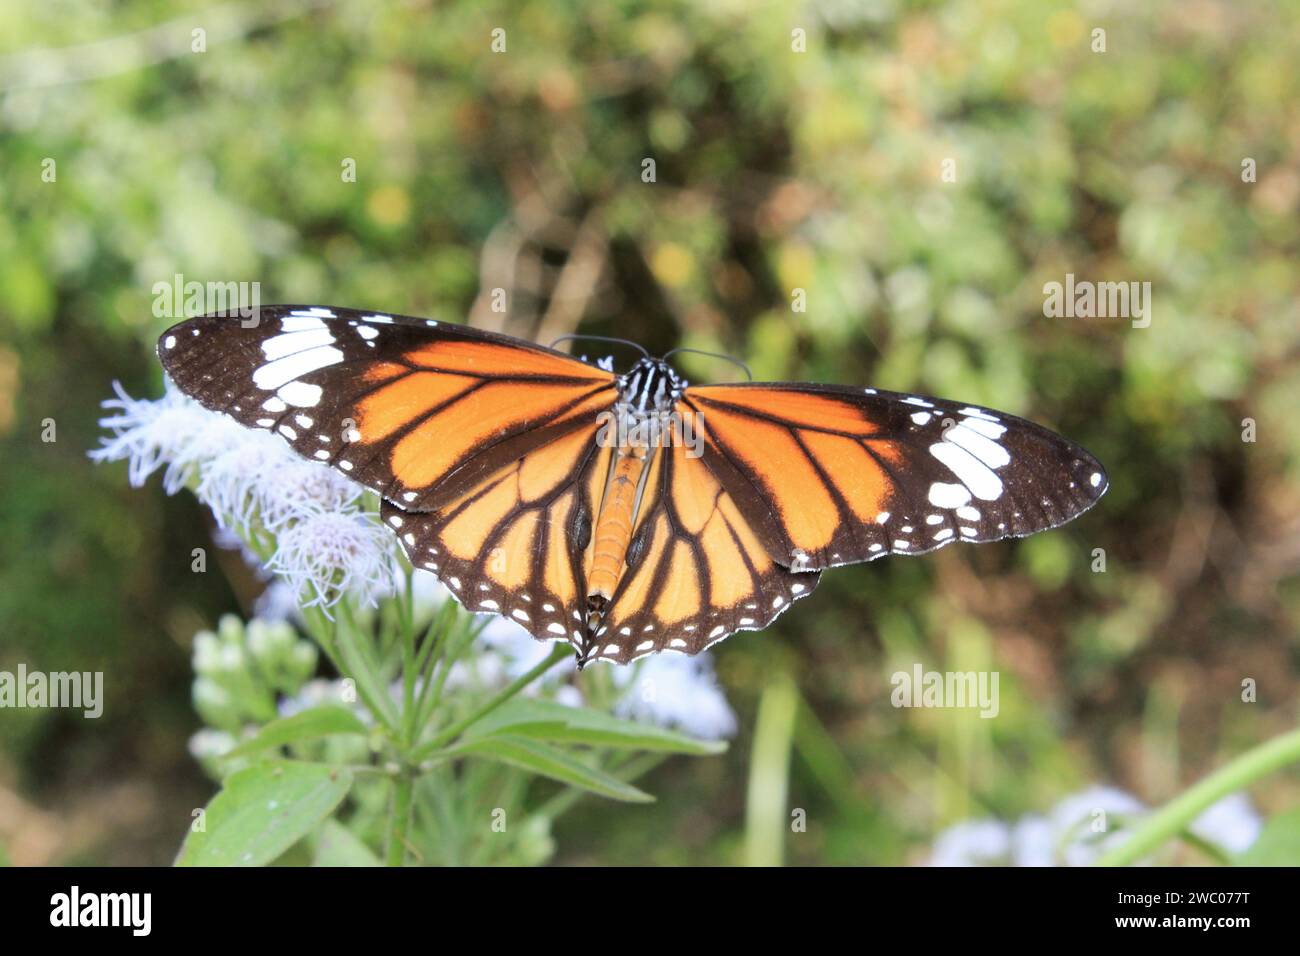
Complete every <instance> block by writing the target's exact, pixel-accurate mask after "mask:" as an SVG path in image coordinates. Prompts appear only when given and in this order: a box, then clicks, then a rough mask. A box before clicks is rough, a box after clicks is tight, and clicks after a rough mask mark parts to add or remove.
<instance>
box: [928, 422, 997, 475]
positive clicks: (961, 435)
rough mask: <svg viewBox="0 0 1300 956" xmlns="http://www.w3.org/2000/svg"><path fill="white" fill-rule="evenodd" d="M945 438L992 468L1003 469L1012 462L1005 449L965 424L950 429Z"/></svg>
mask: <svg viewBox="0 0 1300 956" xmlns="http://www.w3.org/2000/svg"><path fill="white" fill-rule="evenodd" d="M943 437H944V439H945V440H946V441H950V442H953V443H955V444H957V445H960V446H961V447H962V448H964V449H966V450H967V451H968V452H970V453H971V454H972V455H974V456H975V457H976V458H978V459H979V460H980V461H982V462H984V464H986V465H988V466H989V467H990V468H1001V467H1002V466H1003V465H1005V464H1007V463H1008V462H1010V461H1011V456H1010V455H1008V454H1007V450H1006V449H1005V448H1003V447H1002V446H1001V445H999V444H998V443H997V442H995V441H990V440H989V439H987V438H985V437H984V436H983V435H981V434H979V433H978V432H975V431H972V430H971V429H970V428H968V427H967V426H966V425H965V424H964V423H963V424H961V425H955V426H954V427H952V428H949V429H948V430H947V431H946V432H944V436H943Z"/></svg>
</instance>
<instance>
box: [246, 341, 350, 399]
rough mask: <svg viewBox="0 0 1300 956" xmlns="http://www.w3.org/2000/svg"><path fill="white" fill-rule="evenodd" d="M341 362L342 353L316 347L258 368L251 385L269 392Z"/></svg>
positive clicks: (330, 348)
mask: <svg viewBox="0 0 1300 956" xmlns="http://www.w3.org/2000/svg"><path fill="white" fill-rule="evenodd" d="M342 361H343V353H342V352H341V351H339V350H338V349H336V348H334V347H333V346H332V345H321V346H317V347H316V348H312V349H307V350H306V351H303V352H295V353H294V354H293V355H286V356H285V357H284V358H281V359H276V360H275V361H274V362H268V363H266V364H265V365H262V366H260V367H259V368H258V369H257V370H256V371H255V372H253V384H254V385H256V386H257V387H258V388H260V389H264V390H265V391H268V392H269V391H272V390H274V389H277V388H279V387H280V386H281V385H284V384H286V383H287V382H292V381H293V380H294V379H296V378H301V377H302V376H303V375H306V374H307V373H309V372H314V371H316V370H317V369H321V368H325V367H326V366H328V365H336V364H338V363H339V362H342Z"/></svg>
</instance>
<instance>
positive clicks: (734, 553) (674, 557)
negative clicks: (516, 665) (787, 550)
mask: <svg viewBox="0 0 1300 956" xmlns="http://www.w3.org/2000/svg"><path fill="white" fill-rule="evenodd" d="M819 577H820V575H819V573H818V572H816V571H812V572H804V573H794V572H792V571H790V570H789V569H788V568H785V567H783V566H781V565H780V564H778V563H776V562H775V561H773V560H772V558H771V556H770V555H769V554H768V553H767V551H766V549H765V548H764V547H763V544H762V543H761V542H760V541H759V539H758V537H757V535H756V534H755V533H754V531H753V529H752V528H751V527H750V526H749V523H748V522H747V521H746V520H745V518H744V517H743V516H742V515H741V513H740V510H739V508H738V507H737V506H736V502H735V501H734V500H733V499H732V497H731V496H730V495H729V494H728V493H727V492H726V491H725V490H724V489H723V488H722V486H721V485H720V484H719V483H718V481H717V479H716V478H715V477H714V476H713V473H712V472H711V471H710V470H709V468H708V466H707V465H705V463H704V460H703V459H702V458H699V457H692V455H691V453H690V450H689V449H688V448H687V447H686V446H684V445H673V446H671V447H666V448H661V449H659V450H658V451H657V453H656V455H655V457H654V459H653V461H652V462H651V465H650V469H649V474H648V476H647V479H646V488H645V493H644V497H643V499H642V502H641V507H640V512H639V516H638V520H637V525H636V528H635V529H634V532H633V536H632V541H631V544H630V546H629V548H628V558H627V569H626V571H625V572H624V574H623V578H622V580H621V582H620V583H619V587H618V589H617V590H616V591H615V593H614V596H613V598H612V600H611V602H610V607H609V609H608V611H607V612H606V614H605V618H604V621H603V622H602V625H601V629H600V630H599V631H598V632H597V634H596V650H595V651H594V653H593V655H592V656H593V657H601V658H605V659H607V660H614V661H618V662H620V663H626V662H627V661H630V660H632V659H633V658H635V657H640V656H641V655H643V654H649V653H653V652H655V651H662V650H674V651H680V652H682V653H687V654H696V653H698V652H700V651H701V650H703V649H704V648H706V647H708V646H709V645H711V644H714V643H716V642H718V641H720V640H722V639H723V638H724V637H726V636H727V635H728V634H732V633H734V632H736V631H741V630H758V629H761V628H764V627H766V626H767V625H768V624H770V623H771V622H772V621H773V620H774V619H775V618H776V617H777V615H779V614H780V613H782V612H783V611H784V610H785V609H786V608H787V607H789V606H790V605H791V604H792V603H793V602H794V601H796V600H798V599H799V598H802V597H807V596H808V595H809V594H810V593H812V590H813V588H815V587H816V586H817V581H818V578H819Z"/></svg>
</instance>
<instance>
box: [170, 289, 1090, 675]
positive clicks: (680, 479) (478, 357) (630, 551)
mask: <svg viewBox="0 0 1300 956" xmlns="http://www.w3.org/2000/svg"><path fill="white" fill-rule="evenodd" d="M158 355H159V359H160V361H161V362H162V365H163V368H164V369H165V370H166V372H167V374H168V375H169V376H170V377H171V378H172V380H173V381H174V382H175V384H176V385H177V386H178V387H179V388H180V389H181V390H182V391H184V392H185V393H186V394H188V395H189V396H191V397H192V398H194V399H196V400H197V401H198V402H199V403H200V404H202V405H203V406H205V407H207V408H209V409H212V410H215V411H218V412H223V413H225V414H227V415H229V416H231V417H233V418H234V419H235V420H236V421H238V422H240V423H242V424H244V425H247V426H248V427H250V428H260V429H266V430H269V431H271V432H274V433H276V434H279V435H281V436H282V437H283V438H284V439H286V440H287V441H288V443H289V444H290V445H291V446H292V447H293V448H294V449H295V450H296V451H297V452H298V453H299V454H300V455H302V456H304V457H305V458H308V459H310V460H313V461H319V462H323V463H325V464H328V465H330V466H332V467H334V468H337V469H339V470H341V471H342V472H343V473H344V474H346V475H348V476H349V477H350V478H352V479H354V480H355V481H357V482H360V483H361V484H363V485H365V486H367V487H369V488H371V489H373V490H374V491H376V492H377V493H378V494H379V495H380V497H381V499H382V502H381V510H380V518H381V520H382V521H384V522H385V523H386V524H387V525H388V526H390V527H391V528H392V530H393V531H394V532H395V533H396V534H397V536H398V537H399V539H400V541H401V545H402V548H403V549H404V550H405V553H406V555H407V557H408V558H409V560H410V561H411V563H412V565H413V566H414V567H416V568H423V569H426V570H428V571H431V572H432V573H433V574H435V575H436V576H437V577H438V578H439V580H441V581H442V582H443V584H445V585H446V586H447V587H448V588H449V589H450V590H451V592H452V593H453V594H454V595H455V596H456V598H457V600H458V601H459V602H460V603H461V604H462V605H463V606H464V607H466V608H468V609H470V610H472V611H475V612H491V613H495V614H499V615H501V616H503V617H506V618H508V619H510V620H513V621H515V622H517V623H518V624H519V625H521V626H522V627H524V628H525V629H526V630H528V631H529V632H530V633H531V634H532V635H533V636H534V637H536V638H539V639H541V640H552V641H553V640H564V641H568V642H570V643H571V644H573V645H574V647H575V648H576V649H577V653H578V657H579V662H580V663H582V664H585V663H586V662H588V661H590V660H593V659H598V658H602V659H607V660H612V661H616V662H620V663H625V662H628V661H630V660H632V659H634V658H636V657H640V656H642V655H645V654H649V653H653V652H657V651H663V650H675V651H681V652H684V653H688V654H694V653H698V652H699V651H701V650H703V649H704V648H706V647H708V646H710V645H711V644H714V643H716V642H717V641H720V640H722V639H723V638H724V637H726V636H728V635H729V634H732V633H734V632H736V631H742V630H757V629H761V628H764V627H766V626H768V625H769V624H770V623H771V622H772V621H773V620H774V619H775V618H776V617H777V616H778V615H779V614H781V613H782V612H783V611H785V610H786V608H788V607H789V606H790V605H791V604H793V603H794V602H795V601H797V600H799V599H801V598H804V597H807V596H808V595H809V594H810V593H812V590H813V589H814V588H815V587H816V586H817V583H818V580H819V578H820V575H821V572H822V571H823V570H825V569H827V568H832V567H836V566H838V565H842V564H853V563H857V562H862V561H870V560H873V559H875V558H878V557H882V556H884V555H887V554H923V553H925V552H928V551H933V550H934V549H936V548H939V547H942V546H944V545H946V544H949V543H951V542H953V541H968V542H983V541H997V540H999V539H1002V538H1009V537H1021V536H1024V535H1028V534H1033V533H1034V532H1037V531H1042V530H1044V529H1047V528H1054V527H1056V526H1058V525H1061V524H1063V523H1064V522H1066V521H1069V520H1071V519H1073V518H1075V517H1078V516H1079V515H1080V514H1082V513H1083V512H1084V511H1086V510H1088V508H1090V507H1091V506H1092V505H1093V504H1095V503H1096V502H1097V500H1098V499H1099V498H1100V497H1101V496H1102V494H1104V493H1105V491H1106V487H1107V478H1106V473H1105V471H1104V470H1103V468H1102V466H1101V465H1100V464H1099V463H1098V461H1097V460H1096V459H1095V458H1094V457H1093V456H1092V455H1090V454H1089V453H1088V452H1086V451H1084V450H1083V449H1082V448H1080V447H1079V446H1077V445H1075V444H1073V443H1071V442H1069V441H1067V440H1066V439H1064V438H1062V437H1061V436H1059V435H1056V434H1054V433H1053V432H1051V431H1048V430H1047V429H1045V428H1042V427H1040V426H1038V425H1035V424H1033V423H1032V422H1028V421H1025V420H1024V419H1020V418H1016V417H1014V416H1011V415H1007V414H1004V413H1002V412H998V411H991V410H989V409H986V408H981V407H979V406H975V405H965V404H962V403H960V402H950V401H943V400H941V399H935V398H925V397H921V396H917V395H908V394H900V393H896V392H886V391H879V390H877V389H874V388H861V387H849V386H840V385H815V384H804V383H785V382H775V383H758V382H741V383H735V384H717V385H703V386H699V385H690V384H688V383H687V382H686V381H685V380H684V379H683V378H682V377H681V376H680V375H679V374H678V373H677V372H676V371H675V370H674V369H673V367H672V366H671V365H670V364H669V363H668V362H667V361H665V360H664V359H656V358H652V357H650V356H649V355H648V354H646V356H645V357H644V358H642V359H641V360H639V361H637V362H636V363H635V364H634V365H633V366H632V367H631V368H630V369H628V371H626V372H625V373H623V374H617V373H615V372H614V371H612V370H610V369H608V368H606V367H602V365H600V364H593V363H590V362H587V361H585V360H582V359H579V358H575V357H573V356H571V355H569V354H567V353H565V352H561V351H557V350H555V349H552V348H547V347H544V346H540V345H535V344H533V343H530V342H526V341H522V340H520V339H515V338H511V337H509V336H506V335H500V334H496V333H492V332H487V331H482V330H478V329H473V328H470V327H467V326H463V325H456V324H447V323H444V322H438V321H434V320H432V319H419V318H411V317H408V316H400V315H388V314H383V313H372V312H362V311H356V310H352V309H342V308H325V307H320V306H312V307H304V306H289V305H285V306H263V307H261V308H260V309H259V310H257V311H256V312H255V313H254V318H253V319H241V318H240V317H238V316H224V315H208V316H203V317H199V318H193V319H189V320H187V321H184V322H181V323H180V324H178V325H176V326H174V327H172V328H171V329H169V330H168V331H167V332H165V333H164V334H163V335H162V337H161V338H160V339H159V342H158Z"/></svg>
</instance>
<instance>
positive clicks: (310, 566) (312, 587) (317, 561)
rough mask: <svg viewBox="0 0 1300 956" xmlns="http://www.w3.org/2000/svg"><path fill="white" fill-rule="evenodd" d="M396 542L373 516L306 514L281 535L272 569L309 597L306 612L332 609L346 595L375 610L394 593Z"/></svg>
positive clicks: (327, 513) (349, 513) (332, 512)
mask: <svg viewBox="0 0 1300 956" xmlns="http://www.w3.org/2000/svg"><path fill="white" fill-rule="evenodd" d="M393 541H394V539H393V537H392V535H391V534H390V533H389V532H388V530H387V529H385V528H384V527H383V526H382V525H381V524H380V523H379V522H378V521H377V520H375V518H374V516H373V515H367V514H361V513H359V512H334V511H318V512H307V513H305V514H303V515H302V516H301V517H299V519H298V520H297V521H296V522H295V523H294V524H292V525H290V526H289V527H286V528H284V529H283V530H282V531H281V532H280V534H279V537H278V539H277V546H276V550H275V554H274V555H273V556H272V558H271V561H270V563H269V564H268V567H269V568H270V569H271V570H272V571H274V572H275V573H276V574H280V575H282V576H283V577H284V578H285V579H286V580H287V581H288V582H289V583H290V584H291V585H292V586H293V587H294V588H295V589H296V590H297V592H298V593H299V594H300V595H303V596H307V595H310V600H308V601H307V603H306V604H305V605H304V606H305V607H312V606H316V605H320V606H325V607H328V606H329V605H331V604H333V603H334V602H336V601H337V600H338V599H339V597H340V596H342V595H343V594H349V595H352V596H354V597H356V598H358V599H359V600H360V601H361V602H362V603H367V604H372V605H373V604H375V603H377V601H378V599H379V598H380V597H382V596H384V595H387V594H390V593H391V592H392V590H393V587H394V582H395V580H396V575H397V563H396V554H395V552H394V548H393Z"/></svg>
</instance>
